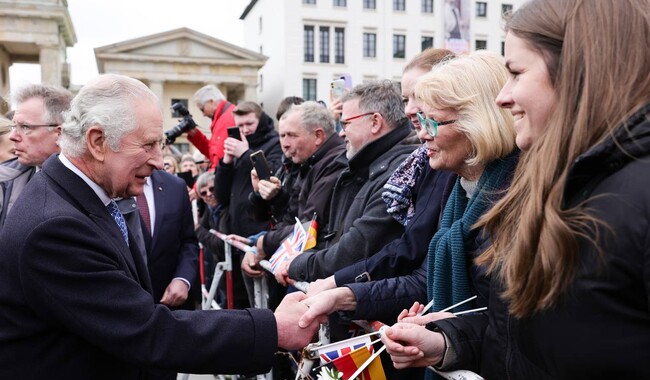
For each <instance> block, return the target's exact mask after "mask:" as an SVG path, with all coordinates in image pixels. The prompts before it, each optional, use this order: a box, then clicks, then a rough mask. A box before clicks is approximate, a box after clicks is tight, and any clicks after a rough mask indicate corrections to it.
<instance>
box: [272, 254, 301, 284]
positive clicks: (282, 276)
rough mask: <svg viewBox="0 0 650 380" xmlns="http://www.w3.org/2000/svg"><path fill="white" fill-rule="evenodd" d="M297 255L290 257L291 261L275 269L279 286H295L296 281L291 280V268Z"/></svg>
mask: <svg viewBox="0 0 650 380" xmlns="http://www.w3.org/2000/svg"><path fill="white" fill-rule="evenodd" d="M296 256H297V255H293V256H289V259H288V260H287V261H285V262H283V263H281V264H279V265H278V267H277V268H276V269H275V280H276V281H277V282H278V284H280V285H282V286H288V285H293V283H294V282H295V281H294V280H292V279H290V278H289V266H291V262H292V261H293V259H295V258H296Z"/></svg>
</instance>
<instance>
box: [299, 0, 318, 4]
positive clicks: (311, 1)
mask: <svg viewBox="0 0 650 380" xmlns="http://www.w3.org/2000/svg"><path fill="white" fill-rule="evenodd" d="M302 3H303V4H316V0H302Z"/></svg>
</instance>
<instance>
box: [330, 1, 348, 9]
mask: <svg viewBox="0 0 650 380" xmlns="http://www.w3.org/2000/svg"><path fill="white" fill-rule="evenodd" d="M333 1H334V6H335V7H347V6H348V4H347V0H333Z"/></svg>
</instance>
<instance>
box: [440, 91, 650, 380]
mask: <svg viewBox="0 0 650 380" xmlns="http://www.w3.org/2000/svg"><path fill="white" fill-rule="evenodd" d="M628 131H629V132H628ZM614 135H615V136H616V141H617V142H615V141H614V140H613V139H612V138H608V139H607V140H606V141H605V142H603V143H602V144H600V145H597V146H595V147H593V148H592V149H590V150H589V151H587V152H586V153H584V154H583V155H581V156H580V157H578V158H577V159H576V161H575V162H574V165H573V168H572V169H571V172H570V175H569V178H568V181H567V185H566V188H565V204H566V205H567V206H569V207H575V206H577V205H580V207H581V208H583V209H584V210H585V211H587V212H588V213H589V214H591V215H594V216H596V217H597V218H598V219H599V220H601V221H602V222H603V225H601V226H600V227H599V235H598V242H597V247H599V248H600V250H601V253H602V255H600V254H599V252H598V250H597V248H596V247H594V245H592V244H590V243H588V242H587V241H585V240H584V239H580V240H579V244H580V245H579V247H580V264H579V267H578V273H577V275H576V277H575V278H574V280H573V282H572V284H571V286H570V288H569V290H568V291H567V292H566V294H565V295H564V297H562V298H561V299H560V300H559V303H558V304H557V306H556V307H554V308H553V309H551V310H548V311H544V312H541V313H537V314H535V315H533V316H531V317H528V318H524V319H516V318H514V317H513V316H511V315H509V314H508V313H507V311H506V305H505V304H504V303H503V302H502V301H501V299H500V298H499V296H498V294H499V293H500V292H501V290H502V289H501V288H500V286H499V284H498V283H497V281H493V283H492V286H491V296H490V302H489V309H488V313H487V315H475V316H471V317H466V318H452V319H447V320H442V321H438V322H436V323H435V326H436V328H438V329H441V330H442V331H444V333H445V334H446V335H447V336H448V337H449V338H450V340H451V346H452V347H453V348H454V349H455V351H456V353H457V355H458V360H457V361H456V363H455V364H453V365H452V366H449V367H448V368H446V369H452V368H465V369H470V370H472V371H474V372H479V373H480V374H481V375H483V377H485V378H486V379H615V378H616V379H622V378H628V379H632V378H634V379H648V378H650V366H648V362H649V361H650V308H649V306H648V304H649V303H650V301H649V300H650V191H648V189H650V175H649V173H650V104H649V105H646V107H644V108H643V109H642V110H641V111H640V112H638V113H637V114H635V115H634V116H632V117H631V118H630V119H629V120H628V121H627V123H626V125H625V126H624V127H621V128H619V129H618V130H617V131H615V133H614ZM581 202H584V203H582V204H581ZM589 236H594V235H593V233H589Z"/></svg>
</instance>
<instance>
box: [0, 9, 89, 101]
mask: <svg viewBox="0 0 650 380" xmlns="http://www.w3.org/2000/svg"><path fill="white" fill-rule="evenodd" d="M76 42H77V36H76V34H75V31H74V27H73V25H72V20H71V19H70V14H69V13H68V2H67V1H66V0H30V1H21V0H0V93H1V94H2V95H3V96H5V95H6V94H7V93H8V92H9V87H10V82H9V66H11V65H12V64H14V63H38V64H40V66H41V80H42V82H43V83H49V84H55V85H60V86H63V87H66V88H67V87H70V66H69V65H68V64H67V63H66V60H67V55H66V48H67V47H69V46H70V47H71V46H73V45H74V44H75V43H76ZM0 103H2V104H0V112H2V113H4V112H6V111H7V108H8V105H7V104H6V103H4V102H0Z"/></svg>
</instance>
